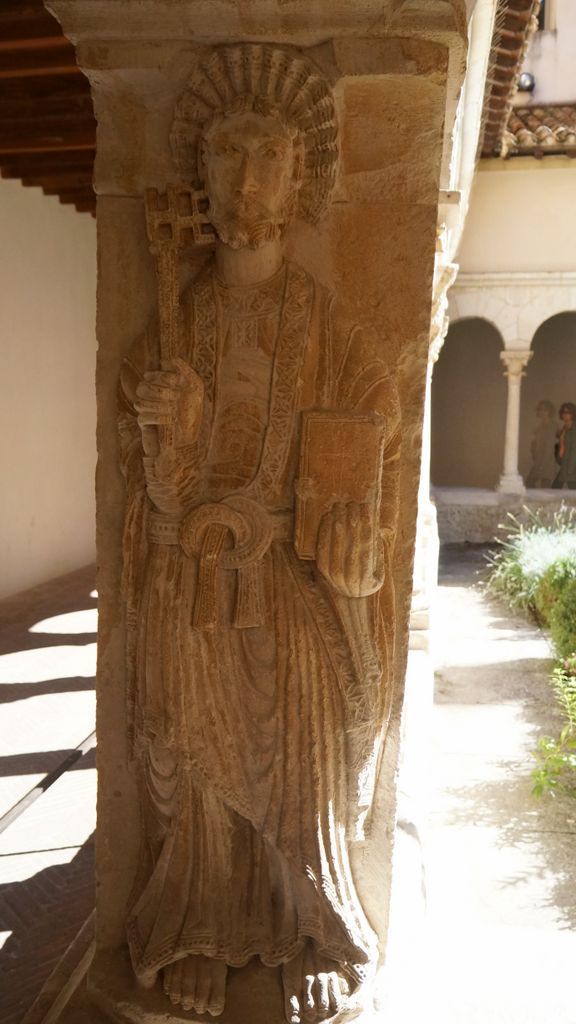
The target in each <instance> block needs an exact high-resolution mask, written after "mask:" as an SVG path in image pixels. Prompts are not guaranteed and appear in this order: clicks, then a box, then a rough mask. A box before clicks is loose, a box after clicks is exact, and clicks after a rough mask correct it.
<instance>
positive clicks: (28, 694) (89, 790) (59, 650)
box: [0, 567, 96, 1024]
mask: <svg viewBox="0 0 576 1024" xmlns="http://www.w3.org/2000/svg"><path fill="white" fill-rule="evenodd" d="M93 580H94V569H93V568H92V567H88V568H87V569H82V570H80V571H79V572H75V573H72V574H71V575H69V576H65V577H63V578H61V579H59V580H56V581H54V582H52V583H48V584H43V585H42V586H39V587H35V588H34V589H33V590H30V591H27V592H26V593H24V594H20V595H18V596H17V597H15V598H11V599H8V600H5V601H2V602H0V751H1V756H0V1020H1V1021H2V1024H19V1021H20V1020H21V1019H22V1016H23V1014H24V1012H25V1011H26V1010H27V1009H28V1007H29V1006H30V1005H31V1003H32V1002H33V1001H34V998H35V997H36V995H37V993H38V992H39V990H40V988H41V986H42V984H43V982H44V981H45V979H46V978H47V977H48V975H49V974H50V972H51V970H52V968H53V967H54V966H55V965H56V963H57V962H58V960H59V959H60V957H61V955H62V954H63V953H64V951H65V949H66V947H67V946H68V945H69V943H70V942H71V941H72V939H73V938H74V936H75V935H76V933H77V932H78V930H79V928H80V927H81V925H82V924H83V922H84V920H85V919H86V917H87V916H88V914H89V913H90V910H91V909H92V906H93V901H94V891H93V840H92V836H93V832H94V827H95V788H96V767H95V757H94V754H95V751H94V742H95V741H94V738H93V730H94V710H95V709H94V685H95V680H94V674H95V653H96V644H95V640H96V635H95V631H96V596H95V593H94V591H93V587H94V582H93ZM80 745H81V747H82V749H81V750H76V748H77V747H78V746H80Z"/></svg>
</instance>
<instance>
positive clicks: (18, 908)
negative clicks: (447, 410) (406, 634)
mask: <svg viewBox="0 0 576 1024" xmlns="http://www.w3.org/2000/svg"><path fill="white" fill-rule="evenodd" d="M485 551H486V548H485V547H484V546H472V545H448V546H446V547H444V548H443V550H442V558H441V573H440V586H439V589H438V592H437V598H436V607H435V610H434V625H433V630H434V633H433V644H434V660H435V663H436V686H435V702H434V706H433V709H432V715H431V718H430V720H429V725H428V736H427V739H426V741H425V743H424V744H423V746H422V750H421V764H422V773H421V816H420V819H419V822H418V835H417V837H416V838H415V837H414V836H412V837H409V843H408V845H407V846H406V847H405V846H404V845H403V844H402V842H400V844H399V847H398V849H399V853H400V855H401V856H403V851H404V849H407V850H408V849H410V844H411V849H412V854H410V855H413V852H414V849H415V848H417V849H418V851H419V853H418V856H419V857H420V859H421V865H420V867H419V869H418V870H420V868H421V869H422V886H421V887H420V883H419V882H418V884H417V885H416V886H415V890H414V892H413V893H412V897H413V906H411V907H410V908H408V909H409V910H410V913H409V914H408V915H407V917H409V918H410V921H409V922H408V921H407V922H406V923H407V931H406V934H405V935H402V934H401V931H402V930H401V929H400V930H399V931H397V933H396V939H397V940H399V941H398V948H397V949H395V950H393V951H392V957H393V960H392V964H393V967H394V973H395V977H394V979H393V980H392V982H391V987H392V989H393V993H392V1002H393V1003H394V990H396V988H398V990H399V991H400V992H401V996H400V997H399V998H398V1002H397V1004H395V1005H394V1013H393V1018H392V1019H393V1021H394V1024H413V1022H416V1021H419V1020H426V1021H433V1022H437V1024H440V1022H442V1024H464V1022H466V1024H488V1022H489V1024H499V1022H500V1021H501V1022H502V1024H504V1022H505V1024H550V1022H552V1021H554V1024H574V1010H573V1005H572V992H571V978H572V973H573V963H574V958H575V955H576V930H575V926H576V896H575V893H576V886H575V885H574V882H575V877H574V875H575V869H574V863H575V862H576V856H575V854H576V806H574V805H573V804H572V803H570V802H569V801H567V800H566V799H562V798H560V799H557V800H556V801H554V802H551V801H537V800H536V799H535V798H534V797H533V796H532V795H531V792H530V790H531V780H530V771H531V768H532V759H531V751H532V750H533V748H534V746H535V744H536V741H537V738H538V736H539V735H541V734H542V733H545V732H553V731H554V729H555V727H556V722H555V720H554V712H553V710H552V708H551V701H550V696H549V690H548V681H547V669H548V665H549V651H548V647H547V643H546V640H545V639H544V637H543V636H542V634H541V633H540V632H539V630H538V629H537V628H536V627H534V626H532V625H530V624H529V623H527V622H525V621H524V620H523V619H521V618H518V617H515V616H512V615H510V614H509V613H508V612H506V611H505V610H504V609H503V608H502V607H501V606H499V605H498V604H497V603H495V602H494V601H492V600H488V599H487V598H486V597H485V596H484V595H483V594H482V592H481V590H480V589H479V588H478V580H479V577H480V576H481V573H482V570H483V567H484V565H485ZM93 586H94V583H93V570H92V569H91V568H87V569H85V570H81V571H79V572H76V573H73V574H71V575H69V576H67V577H64V578H62V579H59V580H57V581H55V582H53V583H51V584H45V585H42V586H39V587H36V588H34V589H33V590H31V591H28V592H26V593H25V594H22V595H20V596H18V597H16V598H11V599H8V600H6V601H4V602H2V606H1V607H0V613H1V614H0V620H1V621H2V624H3V625H2V632H1V637H0V643H1V647H0V701H1V703H0V731H1V732H2V735H3V736H4V737H6V742H5V746H4V752H3V756H2V758H1V760H0V767H1V773H0V814H1V815H2V817H1V819H0V829H1V834H0V939H1V941H2V948H1V949H0V974H1V976H2V978H3V982H2V984H1V985H0V992H1V993H2V994H1V995H0V1019H1V1020H2V1022H3V1024H20V1021H21V1020H22V1017H23V1014H24V1013H25V1011H27V1010H28V1009H29V1007H30V1005H31V1004H32V1003H33V1001H34V999H35V997H36V995H37V993H38V991H39V990H40V988H41V986H42V984H43V983H44V981H45V980H46V978H47V976H48V975H49V973H50V971H51V970H52V969H53V968H54V967H55V965H56V963H57V961H58V959H59V957H60V956H61V955H62V953H63V952H64V950H65V949H66V947H67V946H68V944H69V943H70V942H71V940H72V939H73V937H74V935H75V934H76V932H77V931H78V930H79V929H80V927H81V926H82V924H83V922H84V921H85V920H86V918H87V917H88V915H89V914H90V911H91V908H92V906H93V884H92V871H93V830H94V826H95V807H94V796H95V774H96V773H95V761H94V734H93V729H94V671H95V644H94V640H95V633H94V631H95V628H96V594H95V591H94V590H93ZM422 893H425V896H424V897H423V896H422ZM29 1019H30V1018H29ZM31 1019H32V1020H33V1017H32V1018H31ZM382 1019H384V1017H382ZM386 1019H387V1020H390V1015H389V1014H388V1015H387V1017H386Z"/></svg>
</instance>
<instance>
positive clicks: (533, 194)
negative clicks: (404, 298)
mask: <svg viewBox="0 0 576 1024" xmlns="http://www.w3.org/2000/svg"><path fill="white" fill-rule="evenodd" d="M575 59H576V58H575ZM575 238H576V163H575V162H574V161H571V160H569V158H568V157H545V158H544V159H543V160H535V159H533V158H532V157H512V158H511V159H510V160H507V161H500V160H487V161H482V162H481V163H480V165H479V170H478V173H477V175H476V179H475V182H474V185H473V188H472V197H471V202H470V209H469V212H468V218H467V221H466V226H465V228H464V234H463V237H462V244H461V246H460V250H459V254H458V263H459V264H460V271H461V273H490V272H507V273H513V272H514V271H573V270H575V269H576V256H575V247H574V239H575Z"/></svg>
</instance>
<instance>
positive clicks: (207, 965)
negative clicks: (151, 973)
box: [163, 955, 228, 1017]
mask: <svg viewBox="0 0 576 1024" xmlns="http://www.w3.org/2000/svg"><path fill="white" fill-rule="evenodd" d="M227 971H228V965H227V964H226V963H224V961H223V960H214V959H212V957H208V956H202V955H198V956H187V957H185V958H184V959H183V960H176V961H175V962H174V963H173V964H168V966H167V967H165V968H164V972H163V974H164V991H165V993H166V995H167V996H168V998H169V999H170V1001H171V1002H172V1003H174V1005H179V1006H181V1007H182V1009H183V1010H196V1013H209V1014H211V1016H212V1017H218V1015H219V1014H221V1013H222V1011H223V1009H224V1001H225V997H226V974H227Z"/></svg>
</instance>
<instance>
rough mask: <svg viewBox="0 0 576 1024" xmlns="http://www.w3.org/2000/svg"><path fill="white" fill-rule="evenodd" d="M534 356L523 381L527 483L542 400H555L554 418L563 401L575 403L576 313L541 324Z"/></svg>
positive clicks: (522, 461) (522, 465)
mask: <svg viewBox="0 0 576 1024" xmlns="http://www.w3.org/2000/svg"><path fill="white" fill-rule="evenodd" d="M531 349H532V353H533V354H532V359H531V360H530V364H529V366H528V368H527V372H526V377H525V379H524V381H523V383H522V399H521V410H520V444H519V466H518V468H519V471H520V474H521V476H522V477H523V478H524V481H525V482H526V480H527V477H528V474H529V472H530V466H531V461H532V460H531V456H530V447H531V440H532V436H533V432H534V428H535V425H536V409H537V406H538V404H539V403H540V402H542V401H549V402H552V404H553V406H554V410H555V418H556V415H557V413H558V409H559V406H560V405H561V403H562V402H574V403H576V312H566V311H565V312H562V313H557V314H556V315H555V316H551V317H549V318H548V319H546V320H545V321H544V322H543V323H541V324H540V326H539V327H538V329H537V330H536V332H535V334H534V337H533V339H532V344H531Z"/></svg>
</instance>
